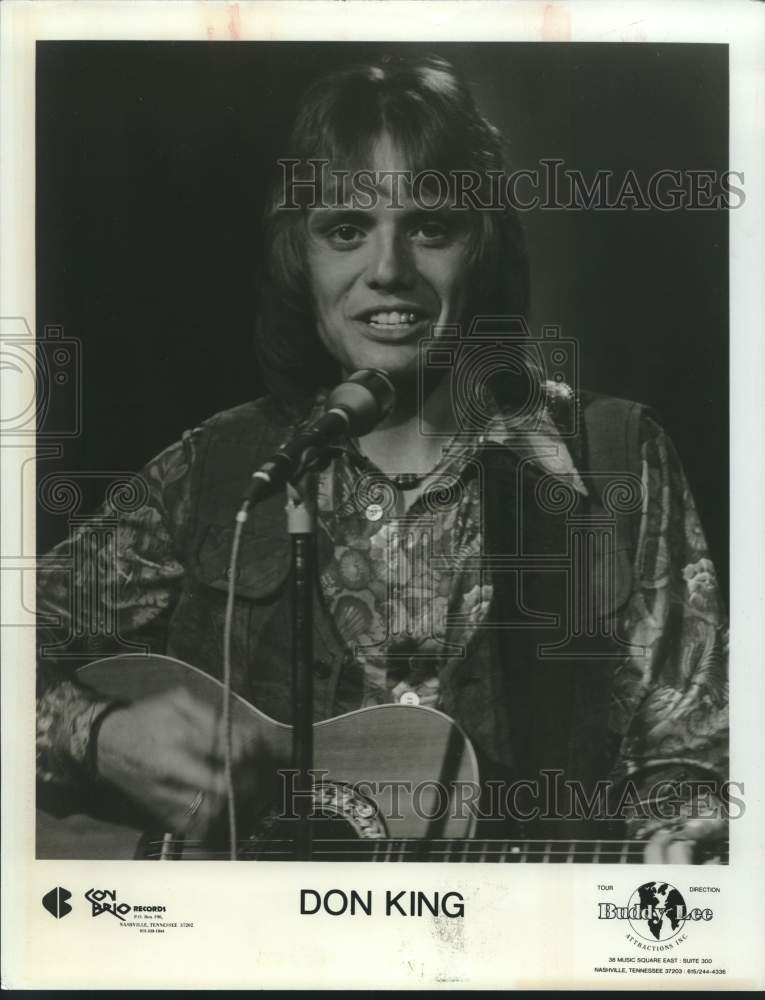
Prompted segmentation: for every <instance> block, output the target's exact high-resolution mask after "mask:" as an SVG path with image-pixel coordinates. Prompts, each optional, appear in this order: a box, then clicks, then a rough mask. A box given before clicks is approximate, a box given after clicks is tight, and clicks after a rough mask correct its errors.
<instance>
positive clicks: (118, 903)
mask: <svg viewBox="0 0 765 1000" xmlns="http://www.w3.org/2000/svg"><path fill="white" fill-rule="evenodd" d="M85 899H86V901H87V902H88V903H89V904H90V915H91V917H93V918H101V917H106V918H107V921H108V922H109V923H111V922H112V921H115V922H116V923H117V924H118V925H119V926H120V927H130V928H134V929H136V930H138V931H140V932H141V933H144V934H164V933H165V931H166V930H169V929H175V928H178V927H193V926H194V923H193V921H190V920H185V921H176V920H168V916H167V907H166V906H165V905H164V904H163V903H129V902H127V901H126V900H124V899H122V898H118V895H117V890H116V889H100V888H99V889H96V888H91V889H88V891H87V892H86V893H85ZM103 922H104V921H102V923H103Z"/></svg>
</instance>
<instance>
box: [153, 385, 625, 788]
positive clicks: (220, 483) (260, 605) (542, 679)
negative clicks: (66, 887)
mask: <svg viewBox="0 0 765 1000" xmlns="http://www.w3.org/2000/svg"><path fill="white" fill-rule="evenodd" d="M583 412H584V415H585V419H584V420H583V421H582V427H581V433H579V435H578V436H577V438H576V439H575V440H574V441H572V442H571V443H570V449H571V450H572V452H573V453H574V454H575V456H576V462H577V466H578V467H579V471H580V473H581V474H582V478H583V479H584V481H585V482H586V483H587V485H588V488H589V492H590V496H589V497H586V498H584V497H582V496H581V494H578V493H576V492H575V491H574V490H573V489H572V488H570V487H569V486H568V485H567V484H566V483H565V482H561V480H558V479H555V478H553V477H551V476H549V475H548V474H547V473H546V472H545V471H544V470H542V469H541V468H540V467H539V466H538V465H537V464H536V463H534V462H529V461H524V460H522V459H520V458H519V457H518V456H517V455H516V454H515V453H514V452H513V451H512V450H510V449H508V448H504V447H503V448H498V447H491V448H487V449H486V450H484V451H483V452H481V454H480V455H479V457H478V464H479V467H480V475H481V477H482V480H483V481H482V485H481V493H482V496H483V498H484V509H483V519H484V524H483V537H484V554H485V556H486V558H487V566H488V569H489V571H490V572H491V577H492V582H493V585H494V602H493V607H492V609H491V612H490V615H489V619H488V621H487V625H488V626H489V627H485V628H483V629H481V630H480V631H479V634H478V636H477V638H476V640H475V641H474V643H473V644H472V645H471V647H470V652H469V655H467V656H466V657H465V658H464V659H462V660H460V661H458V662H457V663H456V664H454V665H453V666H452V667H451V668H450V669H446V670H443V671H442V673H441V676H440V691H441V704H440V707H441V708H442V710H443V711H444V712H446V713H447V714H449V715H451V716H452V717H453V718H455V719H456V720H457V721H458V722H459V723H460V724H461V726H462V727H463V729H464V730H465V731H466V733H467V734H468V736H469V737H470V739H471V740H472V742H473V743H474V745H475V747H476V749H477V750H478V752H479V758H480V760H481V761H482V763H483V765H484V770H485V771H486V772H487V773H502V774H505V775H512V776H514V777H524V778H532V777H535V776H537V775H538V774H539V771H540V770H542V769H545V770H549V771H560V772H562V774H563V776H565V778H567V779H577V780H580V781H581V782H583V784H584V785H585V787H589V786H591V784H592V782H593V781H594V780H596V779H597V778H600V777H606V776H607V775H608V773H609V770H610V768H611V766H612V763H613V761H614V759H615V754H616V752H617V750H618V746H619V742H620V739H621V737H622V736H623V735H624V734H623V733H619V732H612V731H610V730H609V698H610V694H611V678H612V674H613V670H614V667H615V666H616V665H617V664H618V663H619V662H621V661H622V660H623V659H624V657H625V655H626V650H625V647H624V645H623V643H622V641H621V639H620V637H619V636H618V634H617V633H616V621H617V616H618V611H619V609H620V608H621V607H622V606H623V605H624V604H625V603H626V601H627V599H628V597H629V594H630V592H631V587H632V559H633V547H634V543H635V537H634V532H635V514H634V510H635V507H636V505H635V504H634V503H633V504H632V506H631V507H630V506H629V504H627V503H625V502H624V500H623V497H622V502H621V505H620V504H619V503H616V504H615V503H614V501H613V494H614V489H613V487H614V485H616V486H617V487H618V483H616V484H615V482H614V480H615V477H618V475H619V474H621V472H622V470H621V469H619V470H618V472H617V473H614V472H613V471H612V470H613V456H614V455H615V454H617V455H618V454H619V452H620V450H621V452H622V453H623V454H624V455H627V454H628V452H629V451H630V449H631V450H632V451H633V452H635V453H637V447H636V445H635V444H634V443H633V444H625V443H624V442H620V441H617V442H616V443H614V442H613V441H611V442H610V443H609V442H608V440H606V438H607V436H608V435H609V434H610V435H612V436H613V435H614V434H615V433H616V434H617V435H622V434H624V433H630V434H633V436H634V433H635V431H634V429H635V428H636V427H637V422H638V417H639V412H640V408H639V407H638V406H637V404H630V403H626V402H625V401H621V400H613V399H608V398H606V397H586V398H585V399H584V400H583ZM614 428H616V430H614ZM625 428H626V429H627V430H625ZM290 429H291V428H290V425H289V422H288V421H287V420H286V419H285V418H284V416H283V415H282V414H281V411H280V410H279V408H278V407H277V406H276V405H275V404H274V403H273V402H272V401H271V400H270V399H269V398H265V399H262V400H258V401H256V402H253V403H248V404H245V405H243V406H240V407H237V408H235V409H232V410H228V411H226V412H224V413H221V414H218V415H217V416H215V417H213V418H212V419H211V420H210V421H209V422H208V423H207V424H205V425H204V430H203V434H202V436H201V440H200V443H199V451H198V461H196V462H195V466H194V472H193V477H194V478H193V483H192V498H193V510H192V520H191V524H190V526H189V534H188V536H187V537H188V545H187V551H186V576H185V583H184V587H183V592H182V594H181V597H180V599H179V602H178V604H177V605H176V607H175V610H174V613H173V615H172V618H171V621H170V625H169V638H168V648H167V652H168V654H169V655H172V656H176V657H178V658H179V659H182V660H185V661H187V662H189V663H192V664H194V665H195V666H197V667H199V668H200V669H203V670H205V671H207V672H208V673H210V674H211V675H213V676H215V677H221V674H222V648H223V621H224V608H225V602H226V590H227V586H228V580H227V569H228V563H229V558H230V551H231V542H232V537H233V527H234V517H235V514H236V511H237V510H238V508H239V505H240V499H241V496H242V494H243V492H244V488H245V486H246V483H247V480H248V479H249V476H250V474H251V472H252V470H253V469H255V468H257V467H258V466H259V465H260V464H261V463H262V462H263V461H265V460H266V459H267V458H268V457H269V455H271V454H272V453H273V452H274V451H275V450H276V449H277V448H278V446H279V445H280V444H281V443H282V442H283V441H284V439H285V438H286V437H287V436H288V435H289V433H290ZM604 441H605V444H604ZM593 456H594V460H593ZM629 461H630V462H632V464H633V465H634V460H633V459H632V458H630V459H629ZM609 462H610V463H611V466H610V470H609V472H608V474H595V473H593V468H595V469H597V467H598V466H603V465H606V466H607V467H608V466H609ZM623 464H624V463H623ZM624 471H625V472H626V473H632V475H633V480H634V473H635V471H636V470H635V469H627V470H624ZM616 493H617V494H618V489H617V490H616ZM284 505H285V497H284V495H278V496H275V497H273V498H271V499H270V500H267V501H265V502H263V503H261V504H260V505H259V506H258V507H257V508H256V509H254V510H253V511H252V513H251V515H250V518H249V520H248V522H247V523H246V525H245V528H244V532H243V537H242V545H241V549H240V556H239V570H238V573H237V579H236V602H235V612H234V625H233V635H232V644H231V648H232V668H233V687H234V690H235V691H237V692H238V693H240V694H241V695H243V696H244V697H245V698H247V699H248V700H249V701H251V702H253V703H254V704H256V705H257V706H258V708H260V709H261V710H262V711H264V712H265V713H266V714H267V715H269V716H271V717H272V718H275V719H278V720H281V721H287V722H288V721H289V720H290V718H291V705H290V617H289V614H290V607H289V587H288V574H289V549H290V544H289V536H288V534H287V532H286V523H285V512H284ZM638 506H639V505H638ZM331 555H332V551H331V545H330V543H329V541H328V539H327V538H326V536H325V535H324V533H323V532H321V531H320V532H319V546H318V564H319V573H321V571H322V569H323V568H324V566H325V565H326V564H327V560H328V559H329V558H331ZM316 596H317V600H316V604H315V634H314V649H315V657H316V661H315V677H314V682H315V717H316V719H317V720H319V719H325V718H328V717H331V716H333V715H336V714H339V712H338V710H341V711H348V710H351V709H353V708H354V707H357V706H358V704H359V703H360V696H361V691H358V692H354V691H353V690H352V689H349V688H348V686H347V684H344V683H343V679H344V678H346V677H347V676H348V673H349V672H348V671H344V669H343V668H344V667H346V666H347V665H348V664H349V662H351V661H352V658H353V657H352V653H351V652H350V650H349V649H348V648H347V647H346V645H345V643H344V641H343V640H342V638H341V636H340V635H339V633H338V630H337V628H336V626H335V624H334V622H333V620H332V618H331V616H330V615H329V614H328V613H327V612H326V610H325V608H324V605H323V603H322V600H321V596H320V594H319V591H318V585H317V588H316ZM351 673H353V672H351ZM354 699H356V700H355V704H354Z"/></svg>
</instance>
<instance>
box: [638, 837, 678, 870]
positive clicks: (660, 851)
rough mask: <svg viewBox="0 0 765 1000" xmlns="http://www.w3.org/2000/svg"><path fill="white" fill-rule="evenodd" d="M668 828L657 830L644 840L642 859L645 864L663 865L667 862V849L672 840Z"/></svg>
mask: <svg viewBox="0 0 765 1000" xmlns="http://www.w3.org/2000/svg"><path fill="white" fill-rule="evenodd" d="M672 837H673V834H672V832H671V831H670V830H657V831H656V832H655V833H654V834H653V835H652V836H651V838H650V839H649V840H648V841H647V842H646V845H645V852H644V855H643V860H644V862H645V863H646V864H647V865H663V864H666V862H667V849H668V848H669V845H670V844H671V842H672Z"/></svg>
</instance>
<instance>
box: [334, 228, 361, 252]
mask: <svg viewBox="0 0 765 1000" xmlns="http://www.w3.org/2000/svg"><path fill="white" fill-rule="evenodd" d="M327 238H328V240H329V242H330V243H331V244H332V245H333V246H335V247H338V248H342V249H347V248H349V247H355V246H358V244H359V243H361V241H362V240H363V239H364V232H363V230H361V229H359V227H358V226H352V225H350V223H347V222H344V223H343V224H342V225H340V226H335V227H334V228H333V229H330V230H329V232H328V233H327Z"/></svg>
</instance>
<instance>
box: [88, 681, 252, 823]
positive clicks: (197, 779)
mask: <svg viewBox="0 0 765 1000" xmlns="http://www.w3.org/2000/svg"><path fill="white" fill-rule="evenodd" d="M257 750H258V748H257V746H256V744H255V742H254V741H253V736H252V733H251V732H244V731H243V729H242V728H241V727H237V726H236V725H234V726H233V727H232V761H233V776H234V788H235V792H236V795H235V797H236V801H237V804H241V803H243V802H252V801H253V799H254V797H255V796H257V795H258V793H260V797H261V799H262V796H263V795H264V792H265V785H266V780H265V777H264V775H265V767H266V765H267V762H266V761H265V760H263V759H261V760H260V761H259V762H257V761H256V756H261V757H262V755H259V754H257ZM96 754H97V764H98V774H99V777H101V778H103V779H104V780H106V781H108V782H109V783H110V784H112V785H114V786H116V787H117V788H118V789H119V790H120V791H122V792H124V793H125V794H126V795H127V796H128V797H129V798H130V799H132V800H133V801H135V802H137V803H139V804H140V805H141V806H142V807H143V808H144V809H145V810H147V811H148V812H149V813H151V814H152V815H153V816H154V817H155V818H156V819H157V820H158V822H159V824H160V825H161V828H162V830H163V831H165V830H166V831H172V832H174V833H178V834H185V835H187V836H190V837H194V838H200V839H204V838H205V837H206V835H207V834H208V833H209V832H210V829H211V827H212V826H213V824H214V823H215V822H216V820H218V819H219V818H220V817H221V815H222V813H223V812H224V810H225V808H226V801H227V791H226V775H225V766H224V765H225V758H224V754H225V743H224V735H223V728H222V724H221V717H220V712H219V711H216V710H215V709H214V708H213V707H211V706H210V705H208V704H207V703H206V702H204V701H201V700H200V699H198V698H196V697H194V696H193V695H191V694H190V693H189V692H188V691H186V690H185V689H184V688H177V689H175V690H173V691H168V692H166V693H164V694H161V695H157V696H154V697H151V698H146V699H144V700H142V701H137V702H135V703H133V704H132V705H129V706H126V707H125V708H118V709H115V710H113V711H112V712H110V713H109V715H107V716H106V717H105V718H104V721H103V723H102V724H101V727H100V730H99V732H98V742H97V750H96Z"/></svg>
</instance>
